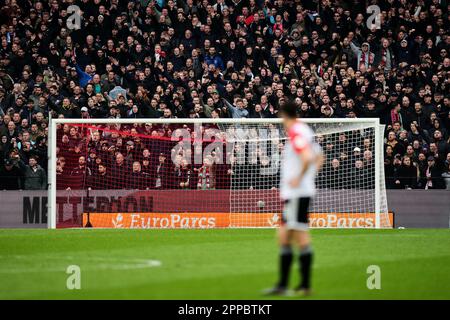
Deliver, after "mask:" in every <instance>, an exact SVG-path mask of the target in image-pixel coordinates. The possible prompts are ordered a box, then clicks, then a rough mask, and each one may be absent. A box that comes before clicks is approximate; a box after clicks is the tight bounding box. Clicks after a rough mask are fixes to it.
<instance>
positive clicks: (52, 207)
mask: <svg viewBox="0 0 450 320" xmlns="http://www.w3.org/2000/svg"><path fill="white" fill-rule="evenodd" d="M282 121H283V120H282V119H281V118H263V119H253V118H238V119H236V118H226V119H225V118H219V119H213V118H204V119H203V118H196V119H190V118H171V119H164V118H156V119H153V118H137V119H136V118H123V119H122V118H119V119H112V118H106V119H102V118H96V119H67V118H56V119H55V118H53V119H51V120H50V128H49V129H50V135H49V139H48V142H49V144H48V147H49V151H48V155H49V157H48V202H47V227H48V228H49V229H56V214H57V212H56V211H57V208H56V149H57V139H56V137H57V130H56V128H57V125H58V124H62V125H64V124H117V123H121V124H133V123H152V124H186V123H192V124H201V123H211V124H270V123H278V124H280V123H282ZM302 121H304V122H305V123H307V124H316V123H323V124H327V123H329V124H340V123H342V124H345V123H363V124H368V125H372V126H373V127H374V129H375V144H374V150H375V152H376V155H377V156H376V162H375V172H374V174H375V179H374V180H375V205H374V208H375V212H374V214H375V228H376V229H379V228H380V227H381V206H380V202H381V193H380V191H381V190H380V189H381V188H380V184H381V180H380V178H381V177H380V174H381V173H382V172H383V171H382V167H381V166H382V165H384V152H383V143H382V138H381V130H382V128H383V127H384V126H383V125H381V124H380V119H379V118H327V119H323V118H302Z"/></svg>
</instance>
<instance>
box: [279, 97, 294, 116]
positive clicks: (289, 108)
mask: <svg viewBox="0 0 450 320" xmlns="http://www.w3.org/2000/svg"><path fill="white" fill-rule="evenodd" d="M280 113H281V114H282V115H284V116H286V117H288V118H291V119H293V118H297V105H296V104H295V103H294V102H292V101H288V102H286V103H284V104H283V105H282V106H280Z"/></svg>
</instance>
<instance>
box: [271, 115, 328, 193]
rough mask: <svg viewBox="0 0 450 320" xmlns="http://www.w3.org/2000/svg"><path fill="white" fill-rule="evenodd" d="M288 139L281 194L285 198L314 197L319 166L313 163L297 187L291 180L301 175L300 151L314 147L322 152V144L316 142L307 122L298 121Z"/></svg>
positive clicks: (282, 168) (283, 160) (283, 159)
mask: <svg viewBox="0 0 450 320" xmlns="http://www.w3.org/2000/svg"><path fill="white" fill-rule="evenodd" d="M287 135H288V138H289V139H288V140H287V142H286V146H285V149H284V153H283V158H282V164H281V181H280V192H281V194H280V196H281V198H282V199H284V200H288V199H293V198H300V197H312V196H314V195H315V193H316V186H315V178H316V173H317V167H316V166H315V165H311V166H310V167H309V169H308V170H307V171H306V172H305V174H304V176H303V179H302V180H301V181H300V183H299V185H298V186H297V187H296V188H292V187H291V186H290V184H289V182H290V181H291V180H292V179H293V178H295V177H298V176H299V175H300V170H301V169H302V163H301V159H300V153H301V152H302V151H303V150H305V149H306V148H312V149H313V152H314V153H320V152H321V150H320V146H319V145H318V144H316V143H315V142H314V132H313V131H312V129H311V128H310V127H309V126H308V125H307V124H305V123H303V122H300V121H298V122H297V123H295V124H294V125H293V126H292V127H291V128H290V129H289V131H288V132H287Z"/></svg>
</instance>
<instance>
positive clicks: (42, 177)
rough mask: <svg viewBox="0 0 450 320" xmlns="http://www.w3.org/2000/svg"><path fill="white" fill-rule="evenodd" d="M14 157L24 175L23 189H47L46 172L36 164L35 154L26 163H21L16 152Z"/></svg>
mask: <svg viewBox="0 0 450 320" xmlns="http://www.w3.org/2000/svg"><path fill="white" fill-rule="evenodd" d="M15 158H16V159H17V160H18V161H19V162H18V163H19V167H20V168H21V170H22V172H23V176H24V182H23V189H25V190H45V189H47V174H46V173H45V171H44V169H42V167H41V166H40V165H39V164H38V161H37V159H36V156H31V157H30V158H29V160H28V165H26V164H25V163H23V161H22V160H21V159H20V157H19V155H18V154H17V155H16V156H15Z"/></svg>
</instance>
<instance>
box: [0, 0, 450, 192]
mask: <svg viewBox="0 0 450 320" xmlns="http://www.w3.org/2000/svg"><path fill="white" fill-rule="evenodd" d="M368 4H376V5H378V6H379V7H380V10H381V16H380V21H379V22H380V26H379V28H377V26H376V25H373V26H371V28H368V27H367V20H368V17H369V16H370V14H367V13H366V9H367V7H366V6H367V5H368ZM70 5H77V6H78V7H79V8H80V11H79V10H69V9H70V8H69V6H70ZM449 11H450V4H447V2H446V1H445V0H423V1H422V0H421V1H407V0H380V1H376V0H374V1H359V0H354V1H339V0H335V1H331V0H324V1H320V3H318V2H317V1H299V0H293V1H287V0H265V1H262V0H202V1H200V0H177V1H174V0H156V1H153V0H152V1H149V0H140V1H122V0H107V1H104V0H80V1H74V0H66V1H64V0H63V1H57V0H48V1H44V0H42V1H31V0H0V120H1V121H0V159H4V160H3V161H2V162H3V163H1V165H0V189H19V188H20V189H30V190H34V189H45V188H46V187H47V178H46V173H47V144H48V139H47V138H48V132H49V131H48V119H49V115H50V114H51V116H52V117H64V118H173V117H178V118H224V117H230V118H241V117H251V118H271V117H276V116H277V110H278V109H279V106H280V105H282V104H283V103H285V101H286V100H288V99H289V100H294V101H295V102H296V103H297V104H298V114H299V116H301V117H319V118H335V117H337V118H339V117H349V118H354V117H378V118H380V121H381V123H383V124H385V125H386V133H385V145H384V149H385V173H386V184H387V187H388V188H421V189H436V188H438V189H444V188H447V189H450V145H449V130H450V94H449V92H450V90H449V86H450V82H449V78H450V55H449V48H450V47H449V46H450V35H449ZM78 16H80V17H81V19H80V21H78V19H77V18H78ZM78 22H79V25H78ZM148 122H149V124H151V119H149V121H148ZM150 127H151V125H150ZM135 129H136V128H135ZM129 130H133V128H129ZM136 130H137V129H136ZM146 130H147V129H146V128H145V126H144V127H139V134H142V133H144V134H145V132H148V134H149V136H151V135H153V134H155V135H161V136H164V135H166V134H167V133H168V132H167V131H169V130H170V128H169V129H167V128H166V129H165V131H164V128H163V129H161V128H159V129H158V130H153V131H155V132H153V131H146ZM149 130H151V128H150V129H149ZM59 131H60V132H61V134H59V135H58V137H57V139H58V141H59V142H60V143H67V144H68V146H69V145H70V148H67V149H64V148H60V153H59V154H58V156H59V158H58V167H57V170H63V168H62V166H61V163H62V162H64V160H65V159H66V158H68V157H70V158H74V159H76V162H77V163H70V164H66V168H65V170H66V172H70V174H71V175H77V174H80V173H81V172H84V174H83V176H84V177H85V176H86V172H87V169H86V168H85V166H86V163H87V162H88V161H92V159H91V156H92V157H93V158H94V161H96V160H95V158H97V154H99V153H101V152H102V150H103V152H106V153H112V157H111V158H113V160H114V161H116V162H117V161H119V166H120V163H122V162H124V163H126V164H127V166H126V168H127V170H129V168H133V169H134V168H135V167H136V171H142V168H143V167H145V166H148V165H150V166H151V170H152V172H153V175H154V177H156V180H155V181H153V182H152V183H151V184H153V183H155V185H154V186H152V187H161V186H162V183H163V182H162V181H161V180H158V174H160V173H161V172H162V171H161V172H160V170H165V169H162V168H163V167H164V166H161V165H158V163H161V161H169V160H168V159H167V157H168V154H167V153H164V152H161V153H160V152H159V150H158V151H156V152H155V150H152V148H151V147H150V146H146V147H144V148H142V149H143V150H142V152H148V153H150V154H151V157H152V159H153V162H147V163H146V162H144V160H145V158H146V157H145V156H142V159H139V161H133V160H134V159H132V158H131V159H130V158H127V155H128V154H129V152H128V153H127V150H129V149H132V148H134V144H135V143H136V141H135V140H134V139H121V138H120V137H116V138H115V139H113V141H114V143H112V142H111V139H104V137H97V138H94V137H91V138H89V141H86V139H85V138H86V137H85V136H84V137H83V132H81V131H80V129H79V128H76V127H72V128H71V127H70V126H67V128H60V130H59ZM339 138H341V137H339ZM345 138H346V137H342V139H344V140H345ZM95 139H97V140H95ZM104 140H105V141H104ZM366 140H367V139H364V137H361V139H358V141H359V142H358V144H357V145H351V146H349V147H347V149H349V148H351V150H352V154H351V155H350V154H346V155H342V153H337V152H336V151H334V150H337V149H336V148H334V147H333V145H332V143H331V142H329V141H323V144H324V145H326V146H327V147H328V149H326V150H327V152H328V154H327V159H328V161H327V162H328V163H327V164H326V165H327V167H326V168H327V169H326V170H339V168H340V166H342V163H343V162H344V160H345V161H350V160H351V161H353V162H351V163H349V164H347V166H348V167H351V168H355V171H357V170H356V169H367V170H369V169H370V168H369V167H367V166H370V159H371V155H372V152H373V150H372V149H371V148H372V147H371V143H370V141H368V142H366ZM369 140H370V139H369ZM80 141H82V143H81V144H77V143H80ZM338 142H339V141H338ZM93 143H94V144H95V146H92V144H93ZM83 145H85V146H86V149H83ZM145 150H147V151H145ZM91 151H95V152H91ZM67 152H72V154H67ZM80 152H81V153H83V154H85V156H83V157H81V156H80V157H76V155H77V153H80ZM63 153H66V154H65V155H63ZM88 154H89V155H88ZM354 154H357V155H358V154H360V157H357V156H354ZM98 158H99V159H100V158H101V157H98ZM118 158H119V159H118ZM348 159H350V160H348ZM205 160H206V162H207V163H208V162H209V161H212V160H213V159H205ZM104 161H105V160H104ZM257 161H258V163H257V165H259V166H264V163H262V162H263V161H262V160H261V159H259V160H257ZM100 162H101V161H100ZM129 162H131V163H129ZM128 163H129V164H128ZM102 165H103V168H100V167H102ZM115 166H117V163H115V164H114V167H115ZM171 166H173V167H172V168H171V169H170V170H172V169H173V170H175V171H176V170H180V172H178V174H179V175H181V176H183V175H186V174H187V173H186V172H184V173H183V172H182V171H183V165H182V164H180V165H177V164H171ZM138 167H139V170H138ZM105 168H106V170H108V169H109V170H110V171H111V170H112V167H108V164H107V163H106V165H105V163H103V164H100V163H97V164H96V165H95V166H94V169H95V172H98V171H100V170H104V169H105ZM235 169H236V168H235ZM192 170H193V169H192ZM196 170H197V171H196V176H197V180H196V182H195V185H194V186H189V187H192V188H196V187H197V188H210V187H212V184H213V181H212V179H210V176H209V174H210V172H209V169H208V165H205V166H201V167H200V168H196ZM202 170H203V171H202ZM228 170H231V168H228V169H227V170H226V172H227V173H224V176H225V175H226V174H232V173H229V172H228ZM132 171H134V170H130V172H132ZM189 172H190V170H189ZM90 175H91V174H90ZM130 181H141V180H130ZM199 181H200V184H199ZM179 182H180V183H181V182H186V179H184V178H180V181H179ZM130 183H131V182H130ZM92 184H95V183H94V182H92ZM272 184H273V182H271V183H269V185H272ZM266 185H267V184H266ZM176 187H182V188H186V187H187V185H186V184H185V185H181V184H177V185H176ZM217 187H220V186H217ZM250 187H253V186H250Z"/></svg>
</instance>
